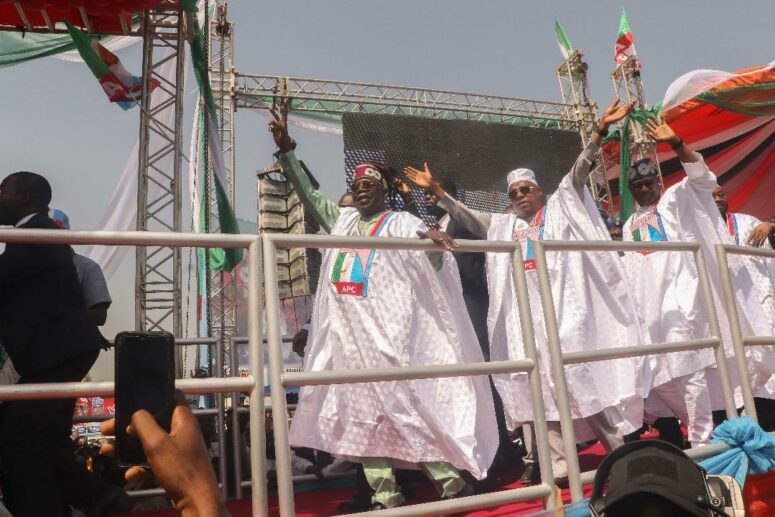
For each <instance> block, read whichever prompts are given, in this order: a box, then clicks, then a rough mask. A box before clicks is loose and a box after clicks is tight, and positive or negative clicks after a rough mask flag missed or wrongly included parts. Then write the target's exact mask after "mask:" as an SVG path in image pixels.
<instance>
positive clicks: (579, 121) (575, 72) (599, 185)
mask: <svg viewBox="0 0 775 517" xmlns="http://www.w3.org/2000/svg"><path fill="white" fill-rule="evenodd" d="M587 69H588V66H587V63H585V62H584V54H583V53H582V52H581V51H579V50H574V51H573V52H572V53H571V54H570V55H569V56H568V58H567V59H565V61H563V62H562V64H561V65H560V66H559V67H558V68H557V79H558V80H559V82H560V92H561V94H562V102H564V103H566V104H568V105H569V107H568V108H567V109H568V113H567V115H566V118H569V119H571V118H572V119H574V120H575V121H576V128H578V131H579V135H580V136H581V141H582V143H583V145H587V143H588V142H589V140H590V139H591V138H592V134H593V132H594V130H595V127H596V126H597V123H598V118H597V109H598V108H597V103H595V101H593V100H592V96H591V95H590V90H589V82H588V81H587ZM608 164H609V160H608V159H607V157H606V156H605V155H604V153H603V152H601V153H600V155H599V157H598V159H597V163H596V165H595V168H594V170H593V171H592V172H591V173H590V175H589V188H590V191H591V192H592V197H593V198H594V199H595V203H597V205H598V206H599V207H606V208H607V209H610V208H611V207H613V202H612V197H611V187H610V185H609V183H608V178H607V176H606V172H607V171H608Z"/></svg>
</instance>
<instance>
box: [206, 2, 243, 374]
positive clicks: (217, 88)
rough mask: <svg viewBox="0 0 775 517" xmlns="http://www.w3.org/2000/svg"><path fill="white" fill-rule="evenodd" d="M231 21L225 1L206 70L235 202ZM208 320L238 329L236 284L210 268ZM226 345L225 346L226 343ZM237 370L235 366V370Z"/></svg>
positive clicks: (221, 331) (227, 334)
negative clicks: (212, 92) (207, 69)
mask: <svg viewBox="0 0 775 517" xmlns="http://www.w3.org/2000/svg"><path fill="white" fill-rule="evenodd" d="M233 35H234V23H233V22H230V21H228V19H227V5H226V4H221V5H219V6H218V7H217V9H216V12H215V18H214V19H213V20H212V21H210V27H209V40H210V52H209V63H208V65H209V71H210V81H211V84H212V87H213V90H214V92H215V103H216V106H217V110H218V131H219V135H218V136H219V140H220V143H221V149H222V150H223V163H224V166H225V167H226V171H225V172H226V183H227V189H228V194H229V201H230V203H231V205H232V206H234V201H235V196H234V169H235V167H234V163H235V155H234V154H235V153H234V151H235V148H234V111H235V100H234V86H235V72H234V46H233V41H234V40H233ZM209 185H210V213H209V217H210V228H211V231H217V230H218V228H217V224H218V208H217V203H216V197H215V187H214V185H215V181H214V180H213V179H212V178H211V180H210V181H209ZM209 281H210V290H209V293H210V300H209V320H208V325H209V327H210V335H213V336H215V335H219V336H223V338H224V339H226V340H228V339H230V338H231V337H233V336H235V335H236V332H237V285H236V281H235V278H234V276H233V275H231V274H224V273H222V272H217V271H216V272H213V273H212V274H211V275H210V279H209ZM227 348H228V347H227ZM235 371H236V370H235ZM227 373H228V372H224V374H227Z"/></svg>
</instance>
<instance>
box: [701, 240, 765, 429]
mask: <svg viewBox="0 0 775 517" xmlns="http://www.w3.org/2000/svg"><path fill="white" fill-rule="evenodd" d="M694 261H695V262H696V263H697V279H698V280H699V282H700V290H701V293H702V301H703V303H704V304H705V313H706V314H707V315H708V323H709V324H710V335H711V336H712V337H717V338H718V339H721V329H720V328H719V324H718V314H717V313H716V303H715V302H714V301H713V291H712V290H711V287H710V278H709V277H708V267H707V265H706V262H705V255H704V254H703V253H702V250H701V249H699V248H698V249H697V250H695V251H694ZM741 349H742V348H741ZM714 353H715V355H716V368H717V369H718V376H719V381H720V383H721V395H722V396H723V397H724V408H725V409H726V413H727V418H728V419H730V420H732V419H733V418H737V408H736V407H735V398H734V395H733V393H732V384H731V382H730V380H729V371H728V370H727V355H726V351H725V350H724V346H720V347H717V348H716V349H715V350H714ZM743 361H745V356H743ZM746 370H747V366H746ZM745 379H747V377H745ZM741 381H742V379H741ZM746 384H747V382H746ZM749 390H750V386H749ZM751 407H753V404H751Z"/></svg>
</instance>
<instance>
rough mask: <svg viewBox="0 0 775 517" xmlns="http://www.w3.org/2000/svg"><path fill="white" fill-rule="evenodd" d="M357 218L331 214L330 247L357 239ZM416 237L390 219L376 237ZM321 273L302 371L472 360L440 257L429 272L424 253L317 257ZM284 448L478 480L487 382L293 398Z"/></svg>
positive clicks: (402, 216)
mask: <svg viewBox="0 0 775 517" xmlns="http://www.w3.org/2000/svg"><path fill="white" fill-rule="evenodd" d="M359 217H360V216H359V214H358V212H357V210H355V209H354V208H343V209H341V212H340V215H339V217H338V219H337V221H336V224H335V225H334V227H333V229H332V231H331V233H332V235H357V221H358V219H359ZM425 229H426V227H425V225H424V224H423V223H422V221H421V220H420V219H418V218H416V217H414V216H412V215H410V214H408V213H405V212H400V213H393V214H392V215H390V217H389V218H388V219H387V220H386V221H385V222H384V223H383V225H382V228H381V229H380V230H379V233H378V234H377V235H378V237H383V236H384V237H409V238H416V237H417V234H416V232H417V230H425ZM378 237H375V238H378ZM356 257H357V260H356ZM321 272H323V275H326V276H325V277H323V276H321V282H320V284H319V287H318V292H317V295H316V298H315V306H314V311H313V316H312V327H311V330H310V335H309V341H308V343H309V344H308V359H307V361H306V364H305V370H307V371H320V370H344V369H359V368H378V367H396V366H421V365H434V364H457V363H465V362H478V361H482V360H483V357H482V352H481V349H480V347H479V343H478V341H477V339H476V335H475V334H474V330H473V327H472V325H471V322H470V320H469V318H468V314H467V312H466V308H465V304H464V301H463V298H462V289H461V286H460V279H459V276H458V273H457V267H456V265H455V262H454V259H453V258H452V255H451V254H450V253H444V261H443V265H442V268H441V270H440V271H438V272H437V271H435V270H434V268H433V267H432V265H431V263H430V262H429V260H428V257H427V256H426V254H425V253H423V252H416V251H384V250H373V251H372V250H353V251H351V252H348V250H341V249H334V250H325V251H324V255H323V265H322V268H321ZM324 278H325V280H326V281H324ZM348 293H352V294H348ZM291 443H292V444H293V445H294V446H300V447H312V448H315V449H319V450H324V451H328V452H330V453H332V454H336V455H341V456H348V457H354V458H357V457H387V458H391V459H393V460H397V461H398V462H399V463H401V462H407V463H412V464H416V463H419V462H430V461H448V462H449V463H451V464H452V465H454V466H455V467H457V468H458V469H461V470H468V471H469V472H470V473H471V474H472V475H473V476H475V477H476V478H482V477H484V476H485V475H486V471H487V469H488V468H489V466H490V464H491V463H492V460H493V458H494V455H495V451H496V449H497V447H498V431H497V426H496V422H495V412H494V408H493V400H492V394H491V391H490V387H489V383H488V380H487V377H484V376H479V377H450V378H440V379H425V380H413V381H399V382H380V383H364V384H342V385H330V386H307V387H304V388H303V389H302V390H301V394H300V398H299V406H298V409H297V411H296V415H295V417H294V420H293V423H292V425H291Z"/></svg>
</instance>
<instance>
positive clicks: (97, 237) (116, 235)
mask: <svg viewBox="0 0 775 517" xmlns="http://www.w3.org/2000/svg"><path fill="white" fill-rule="evenodd" d="M254 238H255V236H253V235H239V234H226V233H183V232H113V231H104V230H91V231H87V230H68V231H66V232H63V231H61V230H39V229H26V228H25V229H23V230H21V229H13V230H11V229H4V230H0V242H16V243H33V244H104V245H111V246H172V247H179V248H247V247H248V246H250V244H251V243H252V241H253V239H254Z"/></svg>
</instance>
